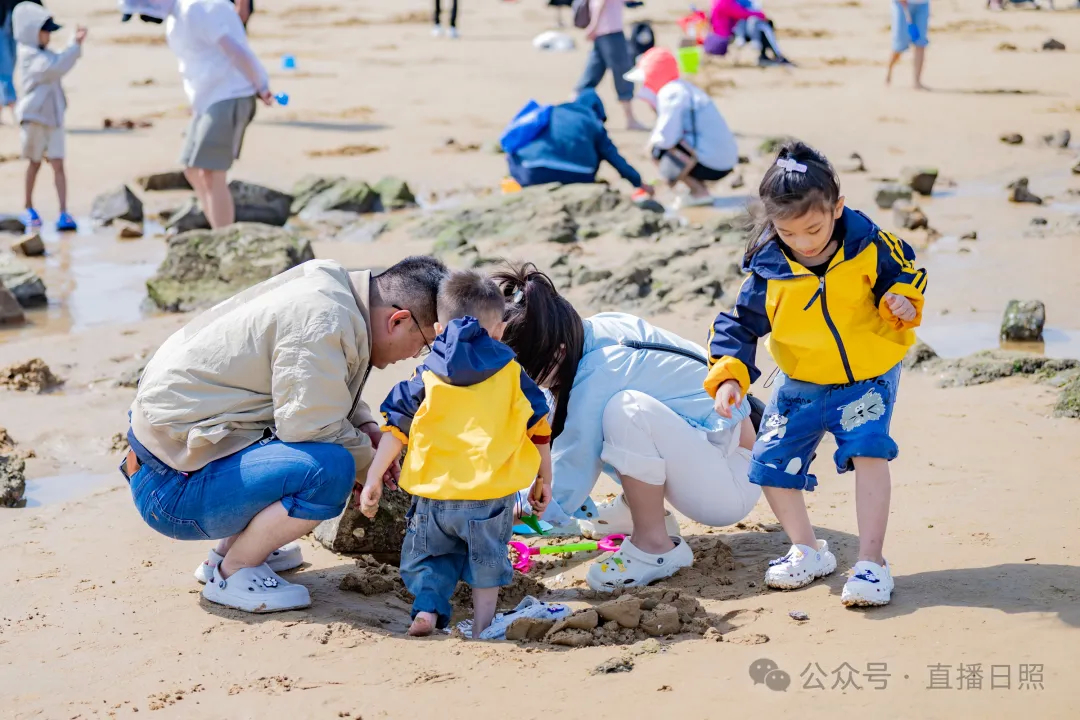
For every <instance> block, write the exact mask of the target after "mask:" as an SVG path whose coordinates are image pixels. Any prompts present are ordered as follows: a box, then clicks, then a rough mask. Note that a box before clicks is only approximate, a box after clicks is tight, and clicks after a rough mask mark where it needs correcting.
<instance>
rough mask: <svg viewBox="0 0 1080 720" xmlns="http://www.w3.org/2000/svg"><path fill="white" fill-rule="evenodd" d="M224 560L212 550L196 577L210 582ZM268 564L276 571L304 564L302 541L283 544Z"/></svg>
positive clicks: (201, 580) (198, 568) (269, 558)
mask: <svg viewBox="0 0 1080 720" xmlns="http://www.w3.org/2000/svg"><path fill="white" fill-rule="evenodd" d="M222 560H224V558H223V557H222V556H221V555H218V554H217V552H216V551H214V550H211V551H210V553H209V554H208V555H207V556H206V561H205V562H203V564H202V565H200V566H199V567H197V568H195V579H196V580H198V581H199V582H201V583H202V584H203V585H205V584H206V583H208V582H210V579H211V578H213V577H214V568H216V567H217V566H218V565H220V564H221V561H222ZM266 564H267V565H268V566H269V567H270V569H271V570H273V571H274V572H276V573H280V572H285V571H286V570H295V569H296V568H298V567H300V566H301V565H303V564H304V553H303V551H302V550H301V549H300V543H295V542H291V543H289V544H288V545H282V546H281V547H279V548H278V549H277V550H275V551H274V552H272V553H270V557H268V558H266Z"/></svg>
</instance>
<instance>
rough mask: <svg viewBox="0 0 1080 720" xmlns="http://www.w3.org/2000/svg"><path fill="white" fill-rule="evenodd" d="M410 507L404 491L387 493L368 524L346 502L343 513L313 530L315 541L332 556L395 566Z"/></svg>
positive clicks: (358, 511)
mask: <svg viewBox="0 0 1080 720" xmlns="http://www.w3.org/2000/svg"><path fill="white" fill-rule="evenodd" d="M411 503H412V497H411V496H410V495H409V494H408V493H406V492H405V491H404V490H387V491H385V492H384V493H383V495H382V500H381V501H380V502H379V512H378V513H376V514H375V517H374V519H371V520H369V519H368V518H366V517H364V516H363V515H362V514H361V513H360V510H359V508H356V507H354V506H353V503H352V501H351V500H350V502H349V504H348V506H347V507H346V508H345V512H343V513H342V514H341V515H339V516H338V517H336V518H334V519H333V520H327V521H326V522H324V523H321V524H320V525H319V526H318V527H316V528H315V539H316V540H318V541H319V542H320V543H322V544H323V545H324V546H325V547H326V548H328V549H329V550H332V551H334V552H336V553H342V554H350V555H371V556H372V557H374V558H375V559H376V560H378V561H380V562H384V563H391V564H393V565H397V564H398V563H399V562H400V561H401V544H402V543H403V542H404V541H405V513H406V512H408V510H409V505H410V504H411Z"/></svg>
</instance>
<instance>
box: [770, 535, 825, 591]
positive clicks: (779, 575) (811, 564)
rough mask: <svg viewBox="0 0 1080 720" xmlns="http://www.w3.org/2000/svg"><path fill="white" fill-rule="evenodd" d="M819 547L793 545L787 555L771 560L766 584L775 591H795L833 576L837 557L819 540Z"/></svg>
mask: <svg viewBox="0 0 1080 720" xmlns="http://www.w3.org/2000/svg"><path fill="white" fill-rule="evenodd" d="M817 545H818V546H817V549H816V550H815V549H814V548H811V547H810V546H809V545H792V546H791V549H790V550H788V552H787V555H785V556H784V557H782V558H777V559H776V560H770V561H769V569H768V570H766V571H765V584H766V585H767V586H768V587H771V588H773V589H774V590H795V589H796V588H801V587H806V586H807V585H809V584H810V583H812V582H814V581H815V580H817V579H818V578H822V577H825V576H826V575H831V574H832V573H833V572H835V571H836V556H835V555H833V554H832V553H831V552H829V543H827V542H825V541H824V540H818V541H817Z"/></svg>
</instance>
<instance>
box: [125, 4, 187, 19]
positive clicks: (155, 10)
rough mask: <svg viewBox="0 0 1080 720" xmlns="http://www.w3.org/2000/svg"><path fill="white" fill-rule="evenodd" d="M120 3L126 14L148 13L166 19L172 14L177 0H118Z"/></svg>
mask: <svg viewBox="0 0 1080 720" xmlns="http://www.w3.org/2000/svg"><path fill="white" fill-rule="evenodd" d="M118 5H119V7H120V12H121V13H123V14H124V15H146V16H148V17H152V18H157V19H159V20H164V19H165V18H167V17H169V15H171V14H172V11H173V8H175V7H176V0H118Z"/></svg>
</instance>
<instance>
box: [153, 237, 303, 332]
mask: <svg viewBox="0 0 1080 720" xmlns="http://www.w3.org/2000/svg"><path fill="white" fill-rule="evenodd" d="M168 242H169V246H168V250H167V252H166V254H165V260H164V261H163V262H162V263H161V266H160V267H159V268H158V271H157V274H155V275H154V277H152V278H150V279H149V280H147V281H146V289H147V291H148V293H149V295H150V299H151V300H152V301H153V302H154V304H155V305H157V307H158V308H160V309H162V310H165V311H168V312H187V311H190V310H198V309H202V308H207V307H210V306H212V305H216V304H217V303H219V302H221V301H222V300H225V299H226V298H229V297H231V296H233V295H235V294H236V293H238V292H240V291H241V290H246V289H247V288H249V287H251V286H252V285H255V284H258V283H260V282H262V281H263V280H268V279H270V278H272V277H274V276H275V275H278V274H280V273H283V272H285V271H286V270H288V269H290V268H293V267H295V266H297V265H299V264H300V263H303V262H307V261H308V260H313V259H314V258H315V254H314V252H312V249H311V243H310V242H309V241H307V240H303V239H301V238H298V237H295V236H294V235H292V234H291V233H290V232H288V231H287V230H284V229H282V228H277V227H272V226H269V225H261V224H256V223H237V224H235V225H230V226H229V227H226V228H221V229H219V230H193V231H191V232H186V233H181V234H180V235H176V236H175V237H172V238H170V239H169V241H168Z"/></svg>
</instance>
